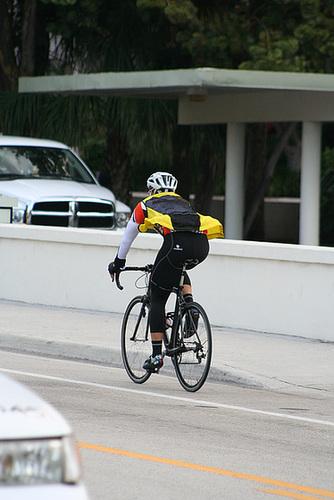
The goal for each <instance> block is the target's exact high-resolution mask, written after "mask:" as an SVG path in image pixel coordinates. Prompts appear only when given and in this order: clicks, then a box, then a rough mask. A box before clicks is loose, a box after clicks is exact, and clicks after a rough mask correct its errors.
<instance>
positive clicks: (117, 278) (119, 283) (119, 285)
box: [115, 271, 124, 290]
mask: <svg viewBox="0 0 334 500" xmlns="http://www.w3.org/2000/svg"><path fill="white" fill-rule="evenodd" d="M120 274H121V272H120V271H118V272H116V273H115V280H116V285H117V288H119V289H120V290H123V288H124V287H123V286H122V285H121V282H120V280H119V275H120Z"/></svg>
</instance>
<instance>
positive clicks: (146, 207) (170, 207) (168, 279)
mask: <svg viewBox="0 0 334 500" xmlns="http://www.w3.org/2000/svg"><path fill="white" fill-rule="evenodd" d="M177 184H178V181H177V180H176V178H175V177H174V176H173V175H172V174H170V173H168V172H156V173H154V174H152V175H151V176H150V177H149V178H148V180H147V188H148V195H149V196H148V197H147V198H145V199H144V200H143V201H141V202H139V203H138V205H137V206H136V207H135V209H134V211H133V213H132V215H131V218H130V220H129V222H128V225H127V227H126V229H125V231H124V235H123V238H122V241H121V243H120V246H119V248H118V252H117V255H116V257H115V260H114V261H113V262H111V263H110V264H109V266H108V271H109V274H110V276H111V278H112V280H113V281H114V275H115V274H116V273H117V272H119V271H120V270H121V269H122V268H123V267H124V266H125V260H126V256H127V253H128V251H129V249H130V247H131V244H132V242H133V241H134V239H135V238H136V236H137V235H138V234H139V232H145V231H147V229H155V230H157V231H158V232H159V233H160V234H161V235H162V236H163V244H162V246H161V248H160V250H159V252H158V254H157V256H156V259H155V262H154V265H153V270H152V274H151V279H150V291H151V314H150V331H151V342H152V355H151V356H150V357H149V358H148V359H147V360H146V361H145V362H144V364H143V368H144V369H145V370H147V371H151V372H158V371H159V370H160V368H161V367H162V366H163V356H162V340H163V334H164V332H165V328H166V321H165V305H166V302H167V299H168V297H169V295H170V293H171V291H172V289H173V288H174V287H177V286H178V284H179V282H180V277H181V271H182V267H183V265H184V263H185V262H186V261H191V263H190V264H187V269H192V268H193V267H195V266H196V265H197V264H199V263H200V262H203V260H204V259H205V258H206V257H207V255H208V253H209V243H208V239H211V238H219V237H220V238H223V237H224V234H223V227H222V224H221V223H220V222H219V221H218V220H217V219H214V218H212V217H210V216H203V215H201V214H198V213H197V212H196V211H195V209H194V208H193V207H192V206H191V205H190V203H189V202H188V201H187V200H185V199H183V198H181V196H179V195H178V194H176V193H175V191H176V188H177ZM183 295H184V299H185V301H186V302H191V301H192V300H193V297H192V289H191V281H190V278H189V275H188V274H187V273H186V275H185V280H184V286H183Z"/></svg>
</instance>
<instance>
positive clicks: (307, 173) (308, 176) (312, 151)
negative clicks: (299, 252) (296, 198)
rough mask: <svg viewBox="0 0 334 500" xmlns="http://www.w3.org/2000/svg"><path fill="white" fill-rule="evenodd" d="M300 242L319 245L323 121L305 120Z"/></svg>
mask: <svg viewBox="0 0 334 500" xmlns="http://www.w3.org/2000/svg"><path fill="white" fill-rule="evenodd" d="M302 134H303V135H302V156H301V182H300V213H299V243H300V244H301V245H319V226H320V163H321V123H315V122H303V130H302Z"/></svg>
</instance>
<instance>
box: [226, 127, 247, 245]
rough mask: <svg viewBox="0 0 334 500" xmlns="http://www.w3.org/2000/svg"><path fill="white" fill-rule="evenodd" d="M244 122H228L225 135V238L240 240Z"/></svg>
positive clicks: (242, 201) (242, 199)
mask: <svg viewBox="0 0 334 500" xmlns="http://www.w3.org/2000/svg"><path fill="white" fill-rule="evenodd" d="M244 163H245V124H244V123H228V124H227V135H226V182H225V224H224V232H225V238H228V239H234V240H242V237H243V218H244Z"/></svg>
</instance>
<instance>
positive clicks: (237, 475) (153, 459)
mask: <svg viewBox="0 0 334 500" xmlns="http://www.w3.org/2000/svg"><path fill="white" fill-rule="evenodd" d="M77 444H78V446H80V447H81V448H87V449H89V450H96V451H103V452H105V453H112V454H114V455H122V456H124V457H131V458H139V459H141V460H149V461H150V462H157V463H161V464H168V465H174V466H175V467H184V468H186V469H194V470H199V471H202V472H211V473H213V474H220V475H222V476H230V477H235V478H238V479H247V480H248V481H253V482H256V483H264V484H269V485H270V486H279V487H281V488H289V489H291V490H299V491H303V492H304V493H311V494H314V495H322V496H325V497H327V498H334V491H327V490H320V489H317V488H309V487H308V486H302V485H299V484H294V483H286V482H284V481H278V480H276V479H270V478H266V477H261V476H253V475H251V474H243V473H242V472H233V471H229V470H224V469H216V468H214V467H207V466H205V465H198V464H191V463H188V462H180V461H178V460H170V459H168V458H161V457H154V456H152V455H144V454H142V453H133V452H132V451H124V450H117V449H116V448H108V447H105V446H98V445H95V444H88V443H77ZM273 491H275V490H273ZM296 498H297V497H296Z"/></svg>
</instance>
